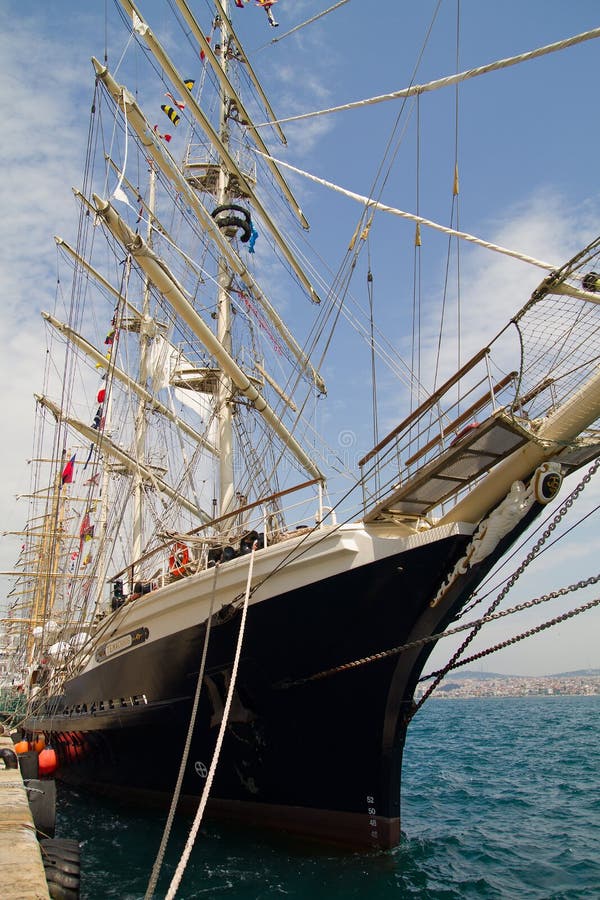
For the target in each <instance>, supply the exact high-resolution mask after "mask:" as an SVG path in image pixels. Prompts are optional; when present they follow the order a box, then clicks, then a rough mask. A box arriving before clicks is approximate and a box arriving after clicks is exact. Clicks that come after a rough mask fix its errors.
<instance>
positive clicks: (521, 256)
mask: <svg viewBox="0 0 600 900" xmlns="http://www.w3.org/2000/svg"><path fill="white" fill-rule="evenodd" d="M254 152H255V153H260V155H261V156H264V155H265V154H264V153H261V152H260V150H256V149H255V150H254ZM269 159H271V160H272V161H273V162H274V163H277V165H278V166H284V168H286V169H290V171H292V172H295V173H296V174H297V175H303V176H304V178H309V179H310V180H311V181H315V182H316V183H317V184H322V185H323V186H324V187H327V188H330V189H331V190H332V191H337V192H338V193H340V194H343V195H344V196H345V197H350V199H351V200H357V201H358V202H359V203H362V204H364V205H365V206H367V207H369V208H372V209H379V210H381V211H382V212H388V213H391V214H392V215H393V216H400V218H401V219H410V220H411V221H412V222H418V223H419V224H420V225H426V226H427V227H428V228H433V229H434V230H435V231H442V232H443V233H444V234H449V235H451V236H452V237H457V238H461V240H463V241H470V242H471V243H472V244H477V245H478V246H479V247H485V248H486V250H493V251H494V252H495V253H503V254H504V255H505V256H512V257H513V258H514V259H518V260H520V261H521V262H526V263H529V264H530V265H532V266H538V267H539V268H540V269H547V270H548V271H549V272H554V271H555V270H556V269H557V268H558V267H557V266H554V265H552V263H549V262H544V261H543V260H539V259H535V258H534V257H533V256H527V254H525V253H519V252H518V251H517V250H510V249H508V248H507V247H501V246H500V245H499V244H492V243H491V242H490V241H484V240H482V239H481V238H478V237H475V236H474V235H473V234H468V232H466V231H456V229H454V228H448V227H447V226H446V225H439V224H438V223H437V222H432V221H431V220H430V219H424V218H423V217H422V216H416V215H414V213H409V212H405V211H404V210H402V209H396V208H395V207H394V206H387V205H386V204H385V203H379V201H377V200H372V199H371V198H370V197H364V196H363V195H362V194H355V193H354V191H347V190H346V189H345V188H343V187H340V186H339V185H338V184H334V183H333V182H331V181H326V180H325V179H324V178H318V177H317V176H316V175H311V173H310V172H304V171H303V170H302V169H297V168H296V166H292V165H290V164H289V163H286V162H283V161H282V160H279V159H274V157H272V156H271V157H269Z"/></svg>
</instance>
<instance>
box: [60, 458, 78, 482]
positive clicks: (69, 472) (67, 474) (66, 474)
mask: <svg viewBox="0 0 600 900" xmlns="http://www.w3.org/2000/svg"><path fill="white" fill-rule="evenodd" d="M75 456H76V454H73V456H72V457H71V459H70V460H69V462H68V463H67V464H66V466H65V467H64V469H63V473H62V475H61V477H60V483H61V484H71V482H72V481H73V472H74V470H75Z"/></svg>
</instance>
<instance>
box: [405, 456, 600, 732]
mask: <svg viewBox="0 0 600 900" xmlns="http://www.w3.org/2000/svg"><path fill="white" fill-rule="evenodd" d="M599 466H600V456H599V457H597V458H596V460H595V462H594V464H593V465H592V466H590V468H589V469H588V471H587V472H586V474H585V475H584V476H583V478H582V479H581V481H580V482H579V484H578V485H577V487H576V488H575V489H574V490H572V491H571V493H570V494H569V496H568V497H567V498H566V499H565V502H564V503H563V504H562V506H561V507H560V509H559V510H558V512H557V513H556V515H555V516H554V519H553V520H552V522H550V524H549V525H548V527H547V528H545V529H544V531H543V532H542V535H541V537H540V538H539V539H538V540H537V542H536V543H535V544H534V546H533V547H532V548H531V550H530V551H529V553H528V554H527V556H526V557H525V559H524V560H523V562H522V563H521V565H520V566H519V567H518V568H517V569H516V570H515V571H514V572H513V574H512V575H511V576H510V578H509V579H508V581H507V582H506V584H505V585H504V587H503V589H502V590H501V591H500V593H499V594H498V596H497V597H496V599H495V600H494V602H493V603H492V604H491V605H490V606H489V607H488V610H487V612H486V616H490V615H492V613H493V612H494V610H495V609H497V607H498V606H499V604H500V603H501V602H502V600H504V598H505V597H506V595H507V594H508V592H509V591H510V590H511V589H512V588H513V587H514V585H515V584H516V582H517V581H518V580H519V578H520V577H521V575H522V574H523V572H524V571H525V569H526V568H527V566H528V565H529V564H530V563H531V562H533V560H534V559H535V558H536V556H537V555H538V553H539V552H540V550H541V549H542V547H543V546H544V544H545V543H546V541H547V540H548V538H549V537H550V535H551V534H552V532H553V531H554V530H555V528H556V527H557V525H558V524H559V522H560V521H561V520H562V519H563V518H564V516H565V515H566V514H567V512H568V511H569V509H570V508H571V507H572V506H573V503H574V502H575V500H576V499H577V497H578V496H579V494H580V493H581V492H582V491H583V490H584V488H585V487H586V486H587V485H588V483H589V481H590V480H591V478H592V475H594V474H595V473H596V472H597V471H598V467H599ZM484 618H485V617H484ZM480 629H481V625H475V626H474V627H473V631H472V632H471V634H469V635H468V636H467V637H466V638H465V640H464V642H463V643H462V644H461V646H460V647H459V648H458V650H457V651H456V652H455V653H454V654H453V656H452V657H451V658H450V660H449V661H448V662H447V663H446V665H445V666H444V668H443V669H440V670H439V672H438V674H437V675H436V678H435V680H434V681H433V683H432V684H431V685H430V686H429V687H428V688H427V690H426V691H425V693H424V694H423V696H422V697H421V699H420V700H419V702H418V704H417V705H416V708H415V709H414V712H413V713H412V715H414V714H415V713H416V712H417V710H419V709H420V708H421V706H423V704H424V703H425V701H426V700H427V699H428V698H429V697H430V696H431V694H432V693H433V692H434V690H435V689H436V687H437V686H438V684H439V683H440V681H442V679H443V678H444V677H445V675H446V674H447V673H448V672H449V671H450V670H451V669H453V668H454V667H455V666H456V664H457V661H458V660H459V659H460V657H461V656H462V655H463V653H464V652H465V650H466V649H467V647H468V646H469V644H470V643H471V641H472V640H473V639H474V638H475V637H476V636H477V634H478V633H479V631H480Z"/></svg>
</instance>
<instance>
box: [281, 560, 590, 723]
mask: <svg viewBox="0 0 600 900" xmlns="http://www.w3.org/2000/svg"><path fill="white" fill-rule="evenodd" d="M598 582H600V574H598V575H592V576H591V577H590V578H587V579H585V581H578V582H576V583H575V584H571V585H569V586H568V587H564V588H559V589H558V590H557V591H551V592H550V593H549V594H544V595H543V596H541V597H536V598H535V599H534V600H526V601H525V602H524V603H519V604H518V605H517V606H513V607H511V609H504V610H502V611H501V612H497V613H491V614H488V615H486V616H483V617H482V618H481V619H478V620H477V621H475V622H466V623H465V624H464V625H457V626H456V628H449V629H448V630H447V631H441V632H438V633H437V634H430V635H427V636H426V637H422V638H419V639H418V640H416V641H410V643H408V644H402V645H400V646H399V647H392V648H391V649H389V650H381V651H380V652H379V653H373V654H371V655H370V656H363V657H362V658H361V659H355V660H352V662H347V663H342V664H341V665H339V666H333V667H332V668H331V669H324V670H323V671H321V672H316V673H315V674H314V675H308V676H307V677H306V678H298V679H296V680H295V681H289V682H281V683H280V684H279V685H278V687H280V688H290V687H297V686H298V685H302V684H306V683H307V682H309V681H319V680H320V679H322V678H328V677H329V676H330V675H335V674H337V673H338V672H345V671H347V670H348V669H357V668H358V667H359V666H364V665H367V664H368V663H372V662H377V660H380V659H386V658H387V657H389V656H397V655H399V654H400V653H404V652H405V651H406V650H414V649H416V648H418V647H423V646H425V644H430V643H434V642H435V641H439V640H441V639H442V638H445V637H452V636H453V635H455V634H459V633H460V632H461V631H467V630H468V629H469V628H481V626H482V625H485V624H487V623H488V622H494V621H496V620H497V619H502V618H504V617H505V616H510V615H514V613H518V612H523V610H526V609H532V608H533V607H534V606H539V605H540V604H541V603H546V602H547V601H548V600H556V598H557V597H566V596H567V594H570V593H572V592H573V591H578V590H581V589H582V588H586V587H590V585H592V584H598ZM596 603H600V598H598V600H596V601H594V602H593V603H592V605H596ZM587 608H588V606H585V607H581V608H580V609H581V611H584V610H585V609H587ZM569 615H576V611H572V612H571V613H570V614H567V617H568V616H569ZM560 618H561V617H559V619H560ZM542 627H543V628H548V627H549V626H548V625H547V624H545V625H544V626H542ZM532 633H535V630H532ZM518 639H519V640H520V638H518ZM458 665H463V663H459V664H458ZM442 671H444V672H445V669H443V670H442ZM438 674H439V673H438V672H433V673H432V676H428V677H434V676H437V675H438ZM415 712H416V710H415Z"/></svg>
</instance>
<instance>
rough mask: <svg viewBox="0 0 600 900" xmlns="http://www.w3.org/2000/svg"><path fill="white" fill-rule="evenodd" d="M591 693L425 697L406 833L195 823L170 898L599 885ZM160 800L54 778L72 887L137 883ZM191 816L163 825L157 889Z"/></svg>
mask: <svg viewBox="0 0 600 900" xmlns="http://www.w3.org/2000/svg"><path fill="white" fill-rule="evenodd" d="M599 714H600V697H558V696H552V697H540V698H530V697H523V698H498V699H489V700H488V699H485V700H483V699H482V700H444V701H442V700H432V701H430V702H428V703H427V704H426V705H425V707H424V708H423V709H422V711H421V712H420V713H419V715H418V716H417V717H416V718H415V720H414V721H413V723H412V725H411V729H410V732H409V739H408V742H407V748H406V752H405V761H404V774H403V782H404V786H403V803H402V825H403V830H404V838H403V840H402V843H401V844H400V846H399V847H397V848H396V849H395V850H393V851H387V852H379V853H371V854H368V853H365V854H344V853H339V852H336V851H331V850H319V849H315V847H314V846H313V845H310V846H309V845H298V844H297V843H296V842H293V841H291V840H290V839H284V838H280V839H277V838H274V837H273V836H271V835H269V836H266V835H265V834H264V833H260V834H259V833H256V834H254V835H252V834H251V833H249V832H248V831H246V830H244V831H242V830H237V829H233V828H228V827H225V826H221V825H219V826H217V825H214V824H211V823H207V824H206V826H205V827H204V828H203V829H202V831H201V833H200V835H199V837H198V839H197V842H196V846H195V848H194V851H193V853H192V857H191V860H190V862H189V864H188V867H187V869H186V871H185V874H184V876H183V879H182V882H181V885H180V889H179V891H178V894H177V896H178V898H181V900H192V898H195V897H198V898H207V897H208V898H210V897H215V898H220V897H226V898H232V900H242V898H244V900H250V898H252V900H262V898H273V897H279V896H286V897H291V898H297V900H322V898H356V900H367V898H368V900H391V898H394V900H399V898H402V897H410V898H419V900H467V898H477V900H486V898H494V900H496V898H503V900H504V898H510V900H513V898H515V900H517V898H518V900H550V898H552V900H594V898H600V791H599V784H598V782H599V774H600V750H599V746H598V738H599V736H600V718H599ZM163 825H164V813H162V814H159V813H154V812H151V813H150V812H148V813H131V812H130V811H127V812H124V811H123V810H120V809H117V808H116V807H115V806H113V805H110V804H109V803H107V802H104V801H100V800H97V799H96V798H92V797H90V796H88V795H84V794H81V793H79V792H74V791H70V790H67V789H65V788H62V789H61V788H60V787H59V814H58V825H57V836H61V837H75V838H77V839H78V840H80V841H81V842H82V864H83V873H82V893H81V896H82V900H101V898H102V900H104V898H109V897H112V898H120V900H134V898H135V900H138V898H141V897H143V896H144V893H145V890H146V886H147V883H148V879H149V876H150V872H151V869H152V865H153V863H154V858H155V855H156V852H157V849H158V846H159V843H160V839H161V835H162V829H163ZM189 826H190V820H185V821H183V822H178V823H177V824H176V826H175V827H174V829H173V832H172V836H171V841H170V844H169V851H168V853H167V858H166V860H165V864H164V866H163V874H162V877H161V879H160V881H159V885H158V889H157V891H156V894H155V896H156V897H157V898H158V897H164V896H165V894H166V891H167V888H168V885H169V883H170V880H171V876H172V873H173V871H174V869H175V866H176V865H177V862H178V861H179V856H180V854H181V851H182V849H183V846H184V844H185V841H186V838H187V834H188V830H189Z"/></svg>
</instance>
